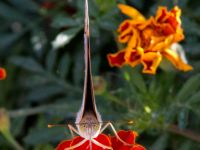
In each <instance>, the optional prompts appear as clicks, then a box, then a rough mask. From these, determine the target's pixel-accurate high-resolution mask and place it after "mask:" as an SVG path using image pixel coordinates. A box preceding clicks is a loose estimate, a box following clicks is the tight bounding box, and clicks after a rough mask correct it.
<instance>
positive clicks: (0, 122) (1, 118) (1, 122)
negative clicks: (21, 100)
mask: <svg viewBox="0 0 200 150" xmlns="http://www.w3.org/2000/svg"><path fill="white" fill-rule="evenodd" d="M9 129H10V118H9V115H8V112H7V111H6V110H5V109H4V108H0V132H6V131H8V130H9Z"/></svg>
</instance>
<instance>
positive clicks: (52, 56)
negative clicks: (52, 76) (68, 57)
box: [46, 50, 57, 72]
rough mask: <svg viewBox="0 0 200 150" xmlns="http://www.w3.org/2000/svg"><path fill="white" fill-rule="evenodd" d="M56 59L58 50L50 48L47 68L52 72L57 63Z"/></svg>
mask: <svg viewBox="0 0 200 150" xmlns="http://www.w3.org/2000/svg"><path fill="white" fill-rule="evenodd" d="M56 59H57V51H54V50H50V51H49V53H48V54H47V58H46V68H47V70H48V71H50V72H52V71H53V69H54V67H55V64H56Z"/></svg>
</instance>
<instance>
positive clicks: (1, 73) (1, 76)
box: [0, 68, 7, 80]
mask: <svg viewBox="0 0 200 150" xmlns="http://www.w3.org/2000/svg"><path fill="white" fill-rule="evenodd" d="M6 76H7V75H6V70H5V69H4V68H0V80H4V79H5V78H6Z"/></svg>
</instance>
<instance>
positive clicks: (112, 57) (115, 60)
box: [107, 50, 126, 67]
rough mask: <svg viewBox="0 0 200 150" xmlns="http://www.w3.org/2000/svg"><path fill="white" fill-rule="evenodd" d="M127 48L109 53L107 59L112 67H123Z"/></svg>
mask: <svg viewBox="0 0 200 150" xmlns="http://www.w3.org/2000/svg"><path fill="white" fill-rule="evenodd" d="M125 53H126V51H125V50H121V51H119V52H117V53H115V54H108V55H107V59H108V62H109V64H110V66H111V67H114V66H115V67H122V66H123V65H124V64H125V63H126V61H125Z"/></svg>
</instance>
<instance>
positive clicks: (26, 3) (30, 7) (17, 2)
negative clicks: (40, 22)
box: [9, 0, 39, 12]
mask: <svg viewBox="0 0 200 150" xmlns="http://www.w3.org/2000/svg"><path fill="white" fill-rule="evenodd" d="M9 2H10V3H11V4H13V5H14V6H15V7H16V8H20V9H22V10H25V11H30V12H36V11H37V10H38V9H39V6H38V5H37V3H36V2H34V1H33V0H9Z"/></svg>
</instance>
